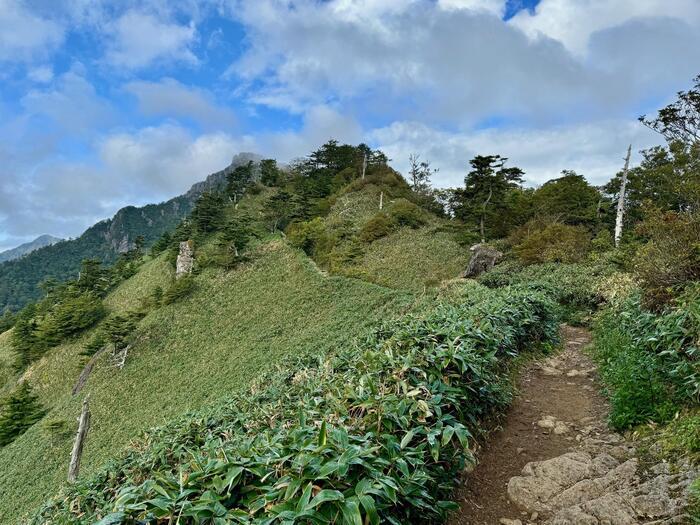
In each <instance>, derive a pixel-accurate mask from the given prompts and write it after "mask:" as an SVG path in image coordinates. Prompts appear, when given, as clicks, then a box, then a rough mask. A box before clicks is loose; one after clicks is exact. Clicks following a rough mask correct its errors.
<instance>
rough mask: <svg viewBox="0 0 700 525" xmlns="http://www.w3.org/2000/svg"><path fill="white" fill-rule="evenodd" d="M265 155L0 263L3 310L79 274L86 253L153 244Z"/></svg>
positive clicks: (115, 252)
mask: <svg viewBox="0 0 700 525" xmlns="http://www.w3.org/2000/svg"><path fill="white" fill-rule="evenodd" d="M261 159H262V157H260V156H259V155H255V154H253V153H240V154H238V155H236V156H234V157H233V160H232V161H231V164H230V165H229V166H227V167H226V168H224V169H223V170H221V171H218V172H216V173H212V174H210V175H209V176H208V177H206V179H205V180H203V181H202V182H198V183H196V184H194V185H193V186H192V187H191V188H190V189H189V191H187V193H185V194H183V195H180V196H178V197H174V198H172V199H170V200H168V201H166V202H162V203H160V204H149V205H146V206H142V207H135V206H127V207H125V208H122V209H121V210H119V211H118V212H117V213H116V214H115V215H114V217H112V218H111V219H106V220H103V221H100V222H98V223H97V224H95V225H94V226H91V227H90V228H88V229H87V230H85V232H84V233H83V234H82V235H81V236H80V237H78V238H76V239H71V240H65V241H60V242H57V243H56V244H52V245H50V246H44V247H43V248H39V249H35V250H34V251H32V252H31V253H28V254H27V255H25V256H24V257H21V258H19V259H15V260H9V261H6V262H4V263H2V264H0V313H2V312H3V311H4V310H18V309H20V308H22V307H23V306H24V305H25V304H27V303H29V302H31V301H33V300H36V299H37V298H38V297H40V295H41V291H40V290H39V288H38V286H37V285H38V284H39V283H41V282H42V281H45V280H46V279H48V278H54V279H57V280H59V281H64V280H66V279H70V278H73V277H75V276H76V275H77V272H78V268H79V267H80V262H81V261H82V260H83V259H87V258H91V259H99V260H100V261H102V262H103V263H105V264H109V263H113V262H114V261H115V260H116V258H117V257H118V256H119V254H120V253H124V252H126V251H127V250H129V248H131V247H132V246H133V243H134V240H135V239H136V238H137V237H139V236H143V237H144V239H145V241H146V246H150V245H151V244H152V243H153V242H155V241H156V240H157V239H158V238H159V237H160V236H161V235H163V233H164V232H166V231H170V230H172V229H173V228H175V226H177V225H178V223H179V222H180V221H181V220H182V219H183V218H184V217H186V216H187V215H188V214H189V213H190V211H191V210H192V207H193V206H194V203H195V201H196V200H197V198H198V197H199V196H200V195H201V194H202V193H203V192H205V191H209V190H212V189H216V188H219V187H221V186H223V185H224V184H225V183H226V176H227V175H228V174H229V173H231V172H232V171H233V170H234V169H235V168H236V167H238V166H241V165H244V164H247V163H248V162H250V161H253V162H258V161H260V160H261Z"/></svg>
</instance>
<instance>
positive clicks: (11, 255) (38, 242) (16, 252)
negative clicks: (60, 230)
mask: <svg viewBox="0 0 700 525" xmlns="http://www.w3.org/2000/svg"><path fill="white" fill-rule="evenodd" d="M61 240H62V239H59V238H58V237H53V236H52V235H40V236H39V237H37V238H36V239H34V240H33V241H30V242H25V243H24V244H20V245H19V246H17V247H16V248H12V249H10V250H5V251H4V252H0V263H4V262H6V261H12V260H14V259H19V258H20V257H23V256H24V255H27V254H28V253H31V252H33V251H35V250H38V249H39V248H43V247H44V246H51V245H52V244H56V243H57V242H59V241H61Z"/></svg>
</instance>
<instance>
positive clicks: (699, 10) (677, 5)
mask: <svg viewBox="0 0 700 525" xmlns="http://www.w3.org/2000/svg"><path fill="white" fill-rule="evenodd" d="M642 17H647V18H676V19H679V20H683V21H685V22H690V23H692V24H697V23H698V20H699V19H700V2H698V1H697V0H614V1H611V0H541V1H540V3H539V4H538V5H537V7H536V10H535V14H533V15H530V14H529V13H528V12H527V11H526V10H524V11H520V12H519V13H518V14H517V15H516V16H515V17H513V18H512V19H511V20H510V22H509V23H510V24H512V25H513V26H515V27H518V28H519V29H521V30H523V31H524V32H525V33H526V34H527V35H528V36H530V37H531V38H537V37H540V36H546V37H548V38H553V39H555V40H558V41H559V42H562V43H563V44H564V45H565V46H566V47H567V49H569V50H571V51H572V52H574V53H576V54H578V55H583V54H585V52H586V50H587V46H588V41H589V38H590V36H591V35H592V34H593V33H595V32H597V31H601V30H604V29H609V28H612V27H615V26H618V25H621V24H623V23H625V22H627V21H629V20H633V19H635V18H642Z"/></svg>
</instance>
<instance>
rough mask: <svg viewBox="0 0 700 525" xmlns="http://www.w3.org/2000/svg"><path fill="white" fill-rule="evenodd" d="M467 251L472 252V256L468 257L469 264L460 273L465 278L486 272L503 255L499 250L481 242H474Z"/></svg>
mask: <svg viewBox="0 0 700 525" xmlns="http://www.w3.org/2000/svg"><path fill="white" fill-rule="evenodd" d="M469 251H471V252H472V258H471V259H469V265H468V266H467V269H466V270H465V271H464V273H463V274H462V277H464V278H465V279H466V278H469V277H477V276H479V275H481V274H482V273H484V272H488V271H489V270H490V269H491V268H493V267H494V266H495V265H496V263H497V262H498V261H499V260H500V259H501V258H502V257H503V254H502V253H501V252H499V251H498V250H496V249H495V248H492V247H491V246H489V245H488V244H483V243H481V244H475V245H474V246H472V247H471V248H469Z"/></svg>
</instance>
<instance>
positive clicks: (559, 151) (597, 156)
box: [369, 120, 658, 187]
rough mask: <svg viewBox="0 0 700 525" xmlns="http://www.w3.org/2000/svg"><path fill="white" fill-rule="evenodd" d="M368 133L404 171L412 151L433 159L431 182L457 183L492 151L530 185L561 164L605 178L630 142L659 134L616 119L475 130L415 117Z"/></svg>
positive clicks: (636, 144)
mask: <svg viewBox="0 0 700 525" xmlns="http://www.w3.org/2000/svg"><path fill="white" fill-rule="evenodd" d="M369 136H370V138H371V140H372V142H373V143H376V144H377V146H378V147H380V148H381V149H382V150H383V151H384V152H385V153H387V155H388V156H389V157H390V158H391V159H393V162H392V165H393V166H394V167H395V168H396V169H399V170H400V171H403V172H404V173H405V172H406V170H407V168H408V156H409V155H410V154H411V153H418V154H420V155H421V157H422V158H423V159H426V160H431V161H432V165H433V167H435V168H439V169H440V171H439V173H438V174H437V175H436V176H435V177H434V183H436V184H437V185H439V186H443V187H446V186H461V185H462V184H463V182H464V176H465V175H466V173H467V171H468V166H469V160H470V159H471V158H473V157H474V156H475V155H491V154H498V155H502V156H504V157H508V158H509V159H510V161H509V163H510V165H514V166H519V167H521V168H522V169H523V170H525V172H526V177H525V178H526V181H527V183H528V184H529V185H538V184H542V183H543V182H545V181H547V180H549V179H552V178H555V177H557V176H558V175H559V173H560V172H561V170H564V169H573V170H575V171H577V172H579V173H581V174H582V175H585V176H586V178H587V179H588V180H589V181H590V182H591V183H593V184H604V183H605V182H607V181H608V180H610V179H611V178H612V177H613V176H614V175H615V173H617V172H618V171H619V170H620V169H621V167H622V163H623V161H622V157H623V156H624V153H625V151H626V149H627V146H628V144H630V143H632V145H633V150H634V151H638V150H640V149H643V148H647V147H650V146H652V145H654V144H657V143H658V137H657V136H656V135H655V134H653V133H652V132H650V131H649V130H647V129H646V128H644V127H642V126H639V125H637V124H636V123H633V122H629V121H619V120H613V121H610V120H606V121H599V122H592V123H588V124H581V125H567V126H553V127H550V128H547V129H527V128H521V129H510V130H495V129H490V130H482V131H474V132H447V131H442V130H439V129H435V128H431V127H429V126H427V125H425V124H422V123H417V122H395V123H393V124H392V125H390V126H387V127H384V128H381V129H377V130H374V131H372V132H371V133H370V134H369ZM635 157H636V156H635ZM635 160H637V158H635Z"/></svg>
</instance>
